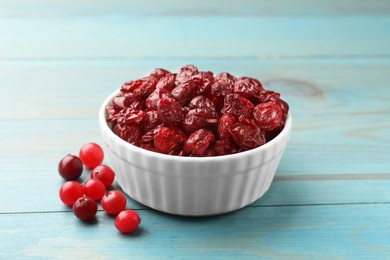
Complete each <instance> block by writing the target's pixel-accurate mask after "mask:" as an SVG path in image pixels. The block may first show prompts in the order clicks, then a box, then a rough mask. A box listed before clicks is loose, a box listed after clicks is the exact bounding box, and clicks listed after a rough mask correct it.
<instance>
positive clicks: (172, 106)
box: [157, 96, 182, 125]
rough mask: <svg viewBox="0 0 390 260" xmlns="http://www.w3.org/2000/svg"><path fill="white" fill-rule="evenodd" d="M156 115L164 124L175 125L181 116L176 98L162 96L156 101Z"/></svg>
mask: <svg viewBox="0 0 390 260" xmlns="http://www.w3.org/2000/svg"><path fill="white" fill-rule="evenodd" d="M157 115H158V117H159V118H160V120H161V121H163V122H164V123H165V124H169V125H176V124H178V123H180V121H181V118H182V111H181V106H180V104H179V103H178V102H177V101H176V99H174V98H172V97H167V96H164V97H162V98H161V99H160V100H159V101H158V102H157Z"/></svg>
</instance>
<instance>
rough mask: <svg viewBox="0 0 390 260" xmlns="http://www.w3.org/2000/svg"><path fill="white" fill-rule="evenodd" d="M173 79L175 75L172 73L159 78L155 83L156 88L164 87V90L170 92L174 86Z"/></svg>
mask: <svg viewBox="0 0 390 260" xmlns="http://www.w3.org/2000/svg"><path fill="white" fill-rule="evenodd" d="M175 79H176V75H174V74H168V75H166V76H164V77H163V78H160V80H159V81H158V83H157V85H156V89H164V90H165V92H171V91H172V89H173V88H174V87H175Z"/></svg>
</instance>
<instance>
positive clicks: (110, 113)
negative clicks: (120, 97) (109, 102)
mask: <svg viewBox="0 0 390 260" xmlns="http://www.w3.org/2000/svg"><path fill="white" fill-rule="evenodd" d="M106 111H107V115H108V116H107V122H115V121H116V119H117V112H116V111H115V109H114V107H113V106H107V107H106Z"/></svg>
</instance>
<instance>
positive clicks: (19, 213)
mask: <svg viewBox="0 0 390 260" xmlns="http://www.w3.org/2000/svg"><path fill="white" fill-rule="evenodd" d="M348 205H390V201H388V202H375V201H371V202H336V203H305V204H280V205H248V206H246V207H244V208H276V207H319V206H348ZM131 209H132V210H137V211H156V212H158V213H163V214H166V215H170V216H175V217H191V216H180V215H174V214H169V213H164V212H161V211H158V210H154V209H151V208H131ZM239 210H240V209H238V210H235V211H239ZM235 211H231V212H227V213H224V214H229V213H232V212H235ZM70 212H72V210H71V209H69V210H50V211H16V212H0V215H21V214H57V213H70ZM98 212H104V210H102V209H99V210H98ZM224 214H218V215H224ZM218 215H216V216H218ZM200 217H202V216H200ZM205 217H210V216H205ZM195 218H198V216H195Z"/></svg>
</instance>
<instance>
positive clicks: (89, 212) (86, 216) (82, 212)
mask: <svg viewBox="0 0 390 260" xmlns="http://www.w3.org/2000/svg"><path fill="white" fill-rule="evenodd" d="M97 209H98V206H97V203H96V202H95V201H94V200H93V199H91V198H89V197H87V196H83V197H80V198H78V199H77V200H76V202H75V203H74V204H73V213H74V214H75V216H76V217H77V218H79V219H80V220H82V221H91V220H93V219H94V218H95V216H96V213H97Z"/></svg>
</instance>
